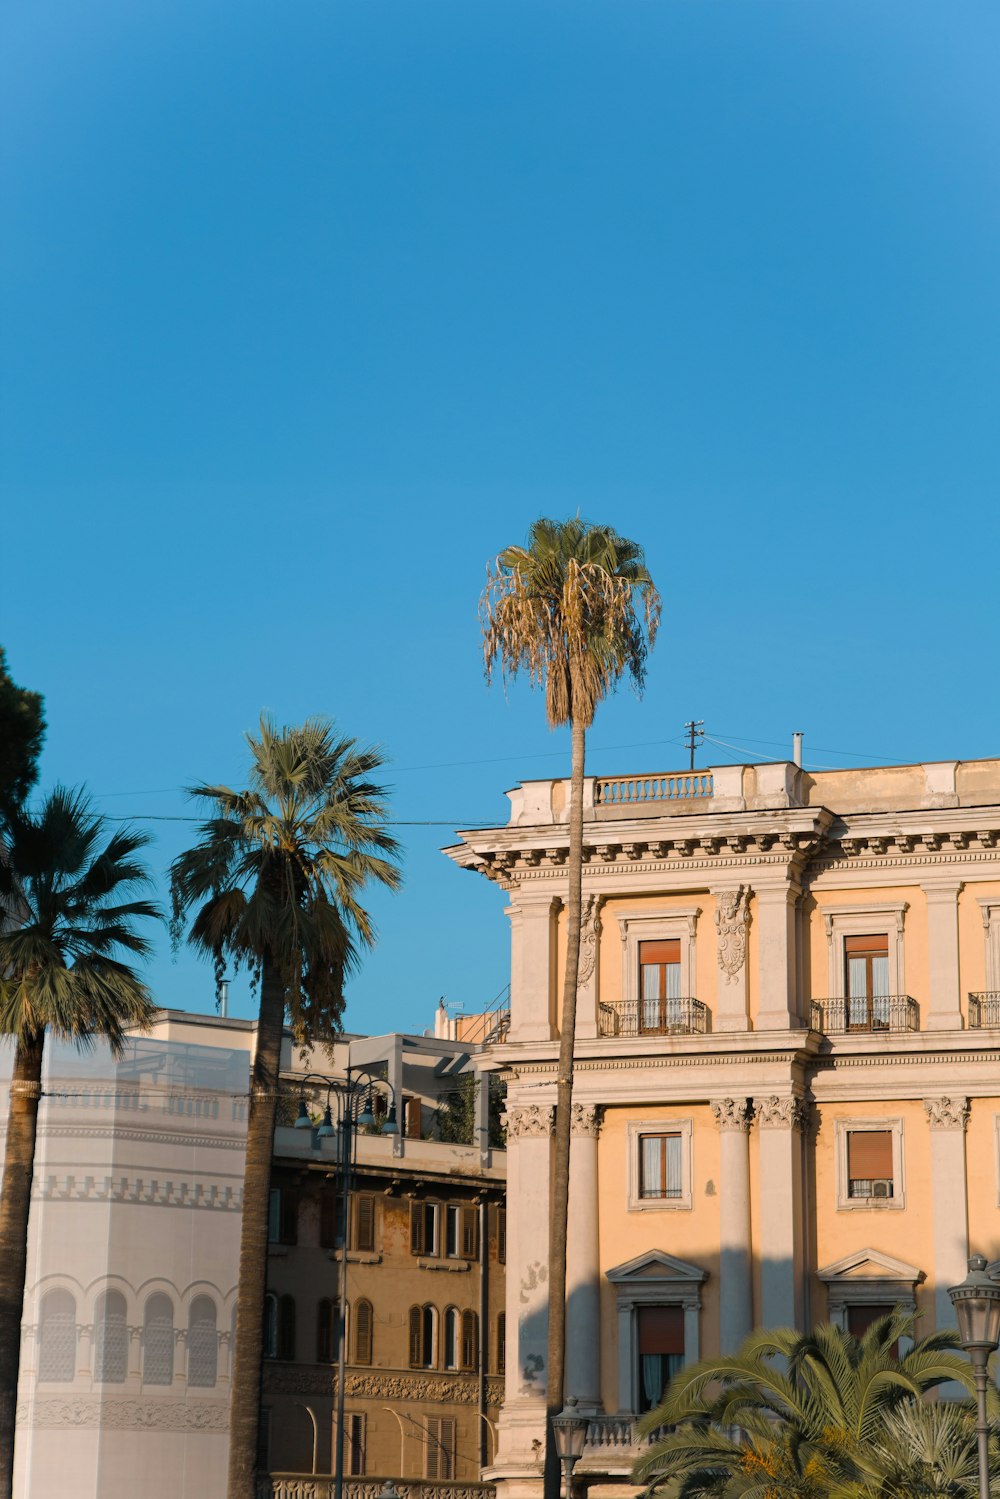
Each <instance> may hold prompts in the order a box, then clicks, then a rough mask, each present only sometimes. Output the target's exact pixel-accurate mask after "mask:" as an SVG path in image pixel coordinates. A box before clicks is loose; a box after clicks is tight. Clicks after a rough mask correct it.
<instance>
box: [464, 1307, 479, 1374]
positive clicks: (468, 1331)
mask: <svg viewBox="0 0 1000 1499" xmlns="http://www.w3.org/2000/svg"><path fill="white" fill-rule="evenodd" d="M478 1364H479V1318H478V1317H477V1316H476V1314H475V1312H463V1313H462V1358H461V1366H462V1368H463V1369H475V1368H476V1367H477V1366H478Z"/></svg>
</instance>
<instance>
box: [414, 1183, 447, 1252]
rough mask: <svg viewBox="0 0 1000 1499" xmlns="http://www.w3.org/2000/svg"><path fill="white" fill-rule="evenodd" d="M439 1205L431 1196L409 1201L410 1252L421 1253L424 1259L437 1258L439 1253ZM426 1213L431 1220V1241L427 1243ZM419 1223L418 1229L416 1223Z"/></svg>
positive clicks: (440, 1219) (440, 1205)
mask: <svg viewBox="0 0 1000 1499" xmlns="http://www.w3.org/2000/svg"><path fill="white" fill-rule="evenodd" d="M441 1207H442V1204H441V1203H440V1202H439V1201H438V1200H437V1199H436V1198H433V1197H417V1198H414V1200H413V1201H412V1202H411V1203H410V1253H411V1254H412V1255H422V1256H423V1257H424V1258H425V1259H432V1260H433V1259H437V1258H439V1254H440V1245H441V1222H442V1215H441ZM428 1214H430V1215H431V1219H432V1222H433V1225H434V1227H433V1231H432V1238H433V1243H432V1244H430V1245H428V1243H427V1222H428ZM418 1223H419V1225H420V1227H419V1231H418V1230H417V1224H418Z"/></svg>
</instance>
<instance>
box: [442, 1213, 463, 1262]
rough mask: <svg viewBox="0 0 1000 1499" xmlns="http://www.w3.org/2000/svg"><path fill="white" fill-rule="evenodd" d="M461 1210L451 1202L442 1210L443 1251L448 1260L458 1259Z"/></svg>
mask: <svg viewBox="0 0 1000 1499" xmlns="http://www.w3.org/2000/svg"><path fill="white" fill-rule="evenodd" d="M461 1212H462V1210H461V1208H457V1207H454V1206H452V1205H451V1204H449V1206H448V1207H446V1208H445V1212H444V1224H445V1232H444V1239H445V1250H444V1252H445V1254H446V1255H447V1256H448V1258H449V1259H450V1260H457V1259H458V1246H459V1234H460V1227H461V1224H460V1219H461Z"/></svg>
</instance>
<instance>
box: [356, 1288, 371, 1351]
mask: <svg viewBox="0 0 1000 1499" xmlns="http://www.w3.org/2000/svg"><path fill="white" fill-rule="evenodd" d="M372 1323H373V1315H372V1304H371V1302H370V1301H358V1302H356V1303H355V1307H354V1362H355V1363H356V1364H370V1363H371V1361H372Z"/></svg>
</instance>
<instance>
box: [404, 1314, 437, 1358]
mask: <svg viewBox="0 0 1000 1499" xmlns="http://www.w3.org/2000/svg"><path fill="white" fill-rule="evenodd" d="M436 1345H437V1311H436V1310H435V1308H434V1307H433V1306H411V1307H410V1368H411V1369H433V1368H436V1366H437V1357H436V1353H437V1346H436Z"/></svg>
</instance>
